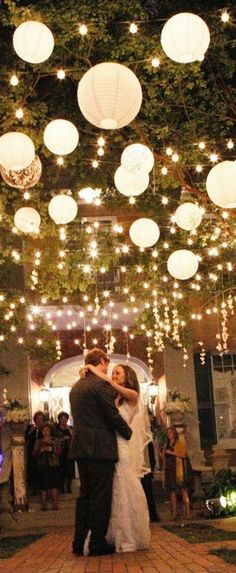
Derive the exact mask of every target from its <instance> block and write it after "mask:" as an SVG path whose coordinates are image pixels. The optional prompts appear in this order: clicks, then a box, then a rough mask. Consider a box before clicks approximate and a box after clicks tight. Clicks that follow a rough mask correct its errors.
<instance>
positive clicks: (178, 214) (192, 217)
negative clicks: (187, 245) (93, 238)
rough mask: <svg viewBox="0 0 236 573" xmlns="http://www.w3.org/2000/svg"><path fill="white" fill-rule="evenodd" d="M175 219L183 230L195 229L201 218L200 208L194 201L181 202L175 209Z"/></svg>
mask: <svg viewBox="0 0 236 573" xmlns="http://www.w3.org/2000/svg"><path fill="white" fill-rule="evenodd" d="M175 220H176V223H177V225H178V227H180V229H184V230H185V231H192V230H193V229H196V228H197V227H198V226H199V225H200V223H201V220H202V210H201V209H199V207H198V205H196V204H195V203H189V202H187V203H182V205H179V207H178V208H177V209H176V211H175Z"/></svg>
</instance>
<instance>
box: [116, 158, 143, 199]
mask: <svg viewBox="0 0 236 573" xmlns="http://www.w3.org/2000/svg"><path fill="white" fill-rule="evenodd" d="M114 181H115V186H116V188H117V189H118V191H120V193H122V195H126V197H133V196H137V195H141V193H143V192H144V191H145V189H147V187H148V185H149V175H148V173H145V172H144V171H136V172H135V173H131V172H130V171H126V169H125V168H124V167H123V166H122V165H120V167H118V169H117V170H116V172H115V176H114Z"/></svg>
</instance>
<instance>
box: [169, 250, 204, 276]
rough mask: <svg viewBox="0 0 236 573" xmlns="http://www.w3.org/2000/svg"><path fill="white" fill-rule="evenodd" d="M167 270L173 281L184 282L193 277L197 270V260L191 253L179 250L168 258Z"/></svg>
mask: <svg viewBox="0 0 236 573" xmlns="http://www.w3.org/2000/svg"><path fill="white" fill-rule="evenodd" d="M167 268H168V271H169V273H170V275H172V277H174V278H175V279H178V280H180V281H185V280H187V279H190V278H191V277H193V275H195V273H196V272H197V270H198V258H197V257H196V255H195V254H194V253H192V251H188V250H187V249H179V250H178V251H174V252H173V253H172V254H171V255H170V256H169V258H168V261H167Z"/></svg>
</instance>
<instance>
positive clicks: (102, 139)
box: [97, 136, 106, 147]
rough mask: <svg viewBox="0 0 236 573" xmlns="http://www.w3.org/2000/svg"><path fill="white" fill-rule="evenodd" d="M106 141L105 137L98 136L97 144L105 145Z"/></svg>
mask: <svg viewBox="0 0 236 573" xmlns="http://www.w3.org/2000/svg"><path fill="white" fill-rule="evenodd" d="M105 143H106V141H105V139H104V137H102V136H101V137H99V138H98V141H97V144H98V145H99V147H104V145H105Z"/></svg>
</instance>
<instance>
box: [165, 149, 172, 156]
mask: <svg viewBox="0 0 236 573" xmlns="http://www.w3.org/2000/svg"><path fill="white" fill-rule="evenodd" d="M172 153H173V151H172V149H171V147H167V148H166V155H169V156H171V155H172Z"/></svg>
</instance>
